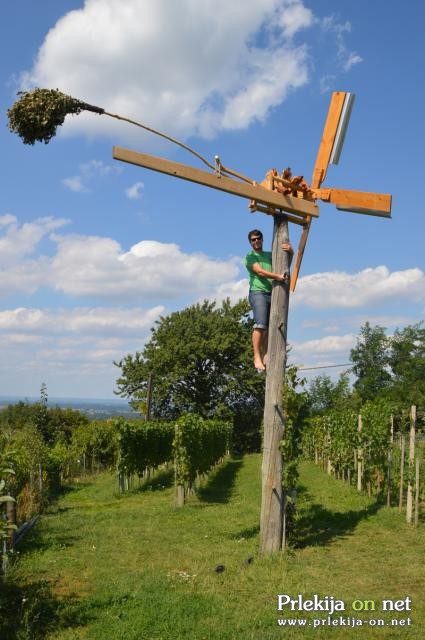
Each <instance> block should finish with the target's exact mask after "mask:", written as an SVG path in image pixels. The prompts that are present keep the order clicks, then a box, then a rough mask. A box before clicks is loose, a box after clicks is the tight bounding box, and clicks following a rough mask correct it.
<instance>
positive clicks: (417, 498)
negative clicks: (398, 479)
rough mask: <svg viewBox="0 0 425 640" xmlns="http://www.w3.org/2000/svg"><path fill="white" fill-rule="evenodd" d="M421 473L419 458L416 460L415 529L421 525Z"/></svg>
mask: <svg viewBox="0 0 425 640" xmlns="http://www.w3.org/2000/svg"><path fill="white" fill-rule="evenodd" d="M419 471H420V462H419V458H416V470H415V527H417V526H418V523H419Z"/></svg>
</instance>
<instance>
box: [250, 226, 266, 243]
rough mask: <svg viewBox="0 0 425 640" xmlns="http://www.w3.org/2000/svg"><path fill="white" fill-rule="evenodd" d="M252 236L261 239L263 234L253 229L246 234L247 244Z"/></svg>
mask: <svg viewBox="0 0 425 640" xmlns="http://www.w3.org/2000/svg"><path fill="white" fill-rule="evenodd" d="M252 236H260V238H261V239H262V238H263V234H262V233H261V231H260V230H259V229H253V230H252V231H250V232H249V233H248V240H249V242H251V238H252Z"/></svg>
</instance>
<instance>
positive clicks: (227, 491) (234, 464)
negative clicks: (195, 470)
mask: <svg viewBox="0 0 425 640" xmlns="http://www.w3.org/2000/svg"><path fill="white" fill-rule="evenodd" d="M242 463H243V461H242V460H241V459H237V460H233V459H232V460H227V462H225V463H224V464H223V465H222V466H221V467H220V468H219V469H218V470H217V471H216V472H215V473H214V474H213V475H212V476H211V477H210V478H209V479H208V482H207V484H206V485H205V486H204V487H201V488H200V489H198V491H197V493H198V497H199V499H200V501H201V502H210V503H211V502H215V503H220V504H225V503H227V502H229V500H230V498H231V496H232V493H233V489H234V486H235V482H236V476H237V474H238V472H239V469H240V468H241V466H242Z"/></svg>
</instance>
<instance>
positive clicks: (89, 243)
mask: <svg viewBox="0 0 425 640" xmlns="http://www.w3.org/2000/svg"><path fill="white" fill-rule="evenodd" d="M55 240H56V242H57V243H58V250H57V253H56V255H55V256H54V258H53V259H52V262H51V279H50V282H51V285H52V286H53V287H54V288H55V289H57V290H59V291H62V292H63V293H65V294H67V295H71V296H78V297H93V296H94V297H97V298H98V297H100V298H107V299H109V300H110V301H113V300H128V301H135V302H137V301H140V300H143V299H147V298H150V299H152V298H160V297H165V298H175V297H178V296H181V295H182V293H184V294H186V295H187V294H189V295H196V294H197V293H198V292H200V291H204V290H206V291H208V290H210V289H211V288H212V287H214V286H216V285H217V284H218V283H220V282H223V281H226V280H229V279H231V278H232V277H234V276H235V275H236V274H237V272H238V266H237V262H236V260H235V259H230V260H227V261H220V260H214V259H212V258H209V257H208V256H206V255H204V254H202V253H192V254H186V253H184V252H183V251H181V249H180V248H179V247H178V246H177V245H176V244H172V243H161V242H156V241H154V240H142V241H141V242H139V243H137V244H135V245H133V246H132V247H131V248H130V250H129V251H126V252H125V251H123V250H122V249H121V247H120V245H119V244H118V243H117V242H115V241H114V240H112V239H110V238H99V237H83V236H55Z"/></svg>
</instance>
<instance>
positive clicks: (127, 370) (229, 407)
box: [114, 300, 264, 418]
mask: <svg viewBox="0 0 425 640" xmlns="http://www.w3.org/2000/svg"><path fill="white" fill-rule="evenodd" d="M248 313H249V306H248V303H247V302H246V301H245V300H241V301H240V302H238V303H237V304H235V305H233V306H232V304H231V303H230V301H229V300H226V301H224V302H223V303H222V305H221V307H217V306H216V303H215V302H208V301H204V302H203V303H202V304H195V305H193V306H191V307H187V308H186V309H183V311H176V312H174V313H171V314H170V315H169V316H166V317H161V318H160V319H159V320H158V321H157V322H156V323H155V327H154V328H153V329H152V336H151V338H150V340H149V342H148V343H147V344H146V346H145V348H144V349H143V351H142V352H136V354H135V355H131V354H129V355H127V356H125V357H124V358H123V359H122V360H121V361H120V362H118V363H117V362H115V363H114V364H115V365H116V366H118V367H120V368H121V370H122V375H121V377H120V378H119V379H118V380H117V386H118V391H117V393H118V395H120V396H122V397H126V398H130V404H131V405H132V406H133V407H134V408H136V409H138V410H140V408H143V407H144V406H145V404H146V394H147V385H148V379H149V373H151V372H152V373H153V393H152V415H153V416H154V417H161V418H175V417H177V416H179V415H180V414H182V413H184V412H195V413H198V414H200V415H202V416H204V417H210V416H212V415H218V414H221V415H223V413H224V414H226V412H227V413H229V411H234V410H240V409H241V407H245V408H247V407H251V408H253V409H255V408H257V409H258V408H259V409H260V411H261V408H262V406H263V396H264V379H263V378H262V377H261V376H259V375H258V374H257V373H256V371H255V369H254V368H253V366H252V363H251V359H252V357H251V352H250V351H251V331H252V321H251V320H250V319H249V318H248Z"/></svg>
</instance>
